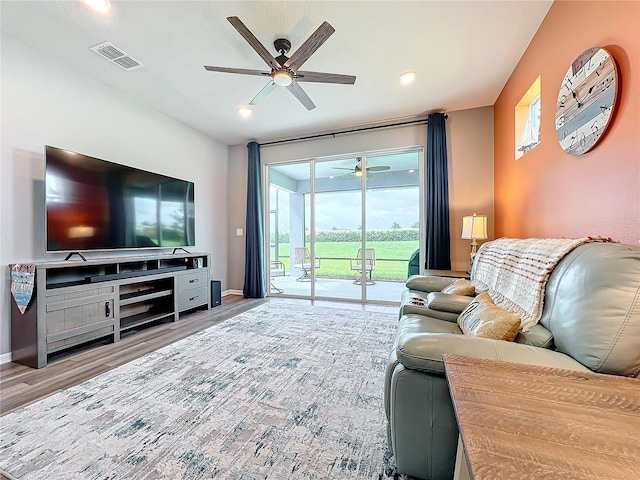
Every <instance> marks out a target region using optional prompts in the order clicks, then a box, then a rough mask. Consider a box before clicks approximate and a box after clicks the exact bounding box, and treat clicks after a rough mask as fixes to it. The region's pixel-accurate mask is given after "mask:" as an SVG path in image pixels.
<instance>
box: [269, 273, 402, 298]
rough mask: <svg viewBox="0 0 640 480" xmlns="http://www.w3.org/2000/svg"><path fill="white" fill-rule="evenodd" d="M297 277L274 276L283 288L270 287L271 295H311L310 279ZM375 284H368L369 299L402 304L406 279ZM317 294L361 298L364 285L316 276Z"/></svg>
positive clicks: (318, 295)
mask: <svg viewBox="0 0 640 480" xmlns="http://www.w3.org/2000/svg"><path fill="white" fill-rule="evenodd" d="M296 278H297V277H291V276H288V275H287V276H285V277H274V278H272V284H273V286H275V287H277V288H279V289H282V290H283V292H282V293H278V292H277V291H276V290H275V289H273V288H271V289H270V293H269V295H270V296H281V295H282V296H285V295H292V296H299V297H309V296H310V295H311V282H310V281H308V280H307V281H303V282H300V281H297V280H296ZM374 281H375V284H373V285H367V291H366V297H367V301H372V302H375V301H383V302H395V303H397V304H398V305H399V304H400V296H401V295H402V292H403V291H404V290H405V288H406V287H405V280H402V281H397V282H392V281H384V280H376V279H374ZM315 296H316V298H317V297H322V298H336V299H341V300H360V299H361V298H362V286H361V285H357V284H354V283H353V279H344V278H340V279H339V278H316V284H315Z"/></svg>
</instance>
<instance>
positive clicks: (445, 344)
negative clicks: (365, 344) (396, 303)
mask: <svg viewBox="0 0 640 480" xmlns="http://www.w3.org/2000/svg"><path fill="white" fill-rule="evenodd" d="M396 345H397V347H396V356H397V361H398V362H399V363H401V364H402V365H403V366H404V367H405V368H408V369H411V370H418V371H423V372H425V373H430V374H436V375H444V363H443V361H442V354H443V353H452V354H457V355H465V356H468V357H477V358H489V359H494V360H503V361H507V362H516V363H524V364H529V365H541V366H543V367H555V368H566V369H569V370H580V371H589V369H588V368H586V367H585V366H584V365H582V364H581V363H579V362H577V361H576V360H574V359H573V358H571V357H569V356H568V355H565V354H563V353H559V352H555V351H553V350H547V349H544V348H539V347H532V346H530V345H523V344H520V343H513V342H505V341H503V340H490V339H487V338H480V337H473V336H469V335H456V334H447V333H444V334H443V333H408V334H405V335H403V334H400V335H399V336H398V338H397V339H396Z"/></svg>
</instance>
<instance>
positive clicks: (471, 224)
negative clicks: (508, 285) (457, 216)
mask: <svg viewBox="0 0 640 480" xmlns="http://www.w3.org/2000/svg"><path fill="white" fill-rule="evenodd" d="M462 238H464V239H467V240H469V239H470V240H471V253H470V254H469V260H470V264H471V266H473V258H474V257H475V256H476V249H477V248H478V242H476V240H484V239H485V238H487V216H486V215H476V214H475V213H474V214H473V215H467V216H466V217H462Z"/></svg>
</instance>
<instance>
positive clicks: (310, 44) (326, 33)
mask: <svg viewBox="0 0 640 480" xmlns="http://www.w3.org/2000/svg"><path fill="white" fill-rule="evenodd" d="M333 32H335V29H334V28H333V27H332V26H331V25H329V23H328V22H322V25H320V26H319V27H318V29H317V30H316V31H315V32H313V33H312V34H311V36H310V37H309V38H307V40H306V41H305V42H304V43H303V44H302V45H301V46H300V48H298V49H297V50H296V51H295V53H294V54H293V55H291V58H289V60H287V61H286V62H284V65H283V67H285V68H290V69H291V70H293V71H294V72H295V71H296V70H297V69H298V68H300V67H301V66H302V64H303V63H304V62H306V61H307V60H309V57H310V56H311V55H313V52H315V51H316V50H318V48H320V47H321V46H322V44H323V43H324V42H326V41H327V39H328V38H329V37H330V36H331V35H333Z"/></svg>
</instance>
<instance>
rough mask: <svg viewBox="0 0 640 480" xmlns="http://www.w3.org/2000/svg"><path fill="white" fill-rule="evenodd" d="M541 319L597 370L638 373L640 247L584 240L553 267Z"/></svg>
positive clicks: (560, 342) (565, 348)
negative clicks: (585, 241)
mask: <svg viewBox="0 0 640 480" xmlns="http://www.w3.org/2000/svg"><path fill="white" fill-rule="evenodd" d="M540 323H541V324H542V325H543V326H545V327H546V328H547V329H549V330H550V331H551V333H552V334H553V338H554V343H555V346H556V349H557V350H558V351H560V352H563V353H566V354H567V355H571V356H572V357H573V358H575V359H576V360H578V361H579V362H580V363H582V364H583V365H585V366H587V367H589V368H590V369H591V370H593V371H595V372H599V373H608V374H613V375H626V376H638V375H640V248H639V247H634V246H630V245H621V244H615V243H587V244H585V245H581V246H580V247H578V248H576V249H575V250H573V251H572V252H571V253H569V254H568V255H567V256H566V257H565V258H564V259H563V260H562V261H561V262H560V263H559V264H558V266H556V268H555V269H554V271H553V272H552V274H551V276H550V277H549V282H548V283H547V288H546V290H545V307H544V313H543V315H542V318H541V319H540Z"/></svg>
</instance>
